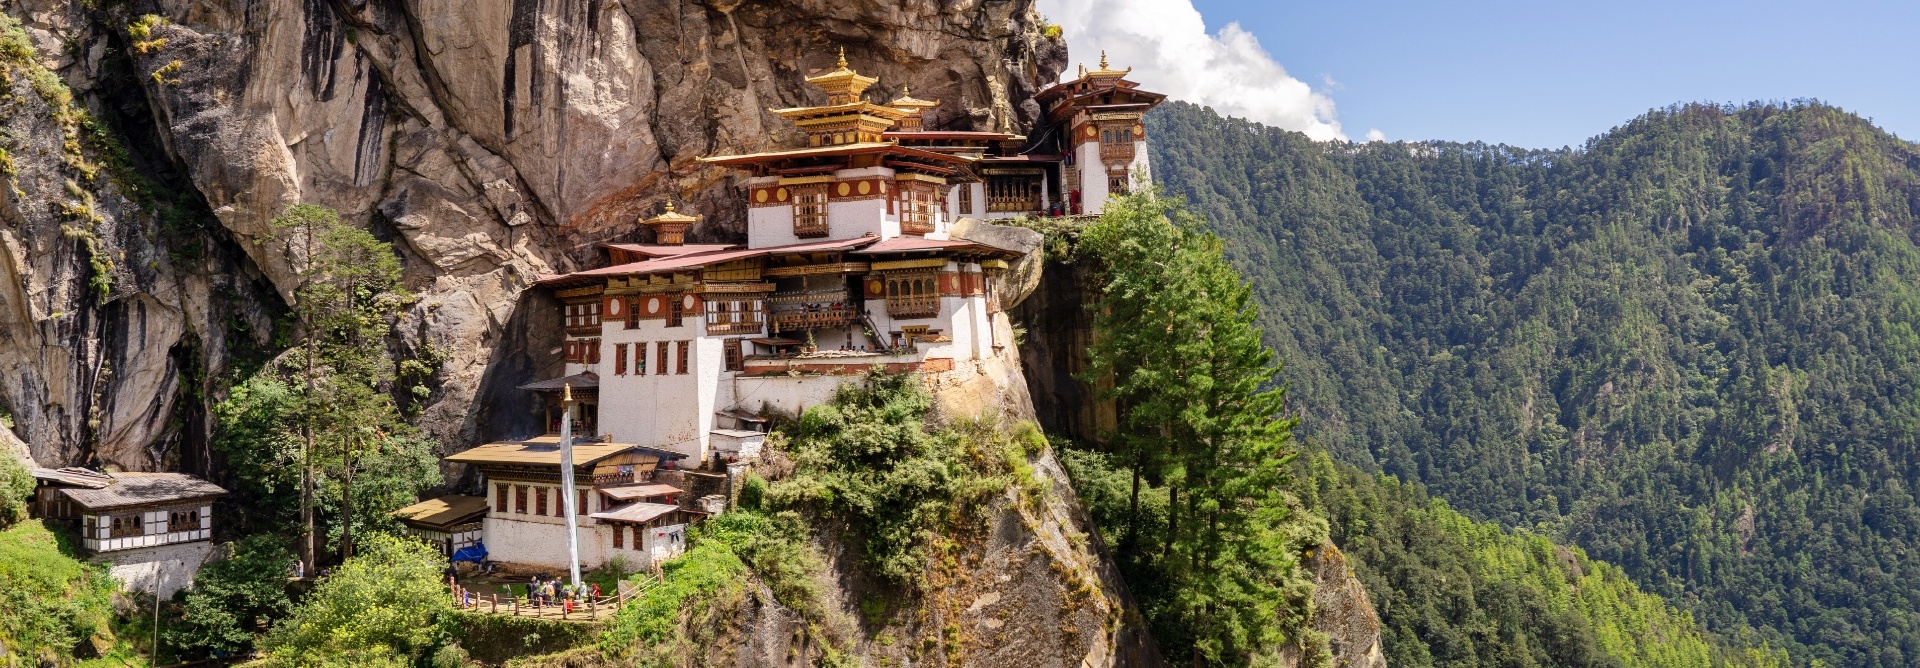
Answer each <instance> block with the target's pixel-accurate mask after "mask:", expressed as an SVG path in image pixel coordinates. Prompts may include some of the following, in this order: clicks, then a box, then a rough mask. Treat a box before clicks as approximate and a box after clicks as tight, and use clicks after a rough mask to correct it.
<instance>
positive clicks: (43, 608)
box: [0, 520, 146, 666]
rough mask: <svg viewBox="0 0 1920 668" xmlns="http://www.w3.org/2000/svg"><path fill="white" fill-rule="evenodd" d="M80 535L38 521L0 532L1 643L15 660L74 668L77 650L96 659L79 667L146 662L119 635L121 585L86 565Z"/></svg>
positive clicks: (94, 567)
mask: <svg viewBox="0 0 1920 668" xmlns="http://www.w3.org/2000/svg"><path fill="white" fill-rule="evenodd" d="M75 548H76V546H75V545H74V538H73V537H72V536H71V535H69V534H65V533H62V532H58V531H54V530H52V529H50V528H49V527H47V526H46V525H45V524H44V523H42V522H41V521H39V520H33V521H28V522H21V523H19V524H16V525H14V526H12V527H10V528H8V529H6V530H4V531H0V610H4V611H6V614H0V643H5V645H6V647H7V652H8V654H9V655H10V656H13V657H20V658H23V659H36V660H38V659H52V660H53V661H54V662H55V663H57V664H59V665H74V664H73V657H74V650H75V648H76V647H80V646H83V645H84V646H85V647H86V653H88V654H94V655H97V656H96V657H95V658H91V659H88V660H87V661H83V662H79V663H78V665H81V666H88V665H102V666H108V665H111V666H125V665H146V661H145V659H144V658H142V657H140V656H137V655H136V654H135V652H134V649H133V646H132V645H131V644H130V643H128V642H126V641H125V640H122V639H120V638H118V637H116V636H115V635H114V633H113V622H114V619H113V593H114V591H115V589H117V588H118V585H117V584H116V583H115V582H114V580H113V579H112V578H111V577H109V576H108V575H107V570H106V568H104V567H101V566H97V565H93V564H89V563H86V562H85V561H82V560H81V559H80V558H79V557H78V556H76V555H77V554H78V550H76V549H75Z"/></svg>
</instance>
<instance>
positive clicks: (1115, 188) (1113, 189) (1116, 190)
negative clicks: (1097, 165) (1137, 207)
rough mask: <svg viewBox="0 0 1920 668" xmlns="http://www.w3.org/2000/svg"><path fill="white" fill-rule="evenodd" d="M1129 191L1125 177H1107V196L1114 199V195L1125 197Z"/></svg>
mask: <svg viewBox="0 0 1920 668" xmlns="http://www.w3.org/2000/svg"><path fill="white" fill-rule="evenodd" d="M1127 190H1128V188H1127V177H1125V176H1108V177H1107V196H1108V197H1112V196H1114V195H1125V194H1127Z"/></svg>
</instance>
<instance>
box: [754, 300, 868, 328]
mask: <svg viewBox="0 0 1920 668" xmlns="http://www.w3.org/2000/svg"><path fill="white" fill-rule="evenodd" d="M767 306H768V308H769V309H771V311H772V314H771V316H772V320H773V329H774V331H776V332H782V331H793V330H800V329H824V328H829V327H846V326H848V325H851V324H853V323H854V321H855V320H857V319H859V317H860V312H859V309H856V308H854V306H853V304H852V303H850V302H848V301H847V291H846V290H815V291H809V292H776V293H773V296H772V297H770V298H768V299H767Z"/></svg>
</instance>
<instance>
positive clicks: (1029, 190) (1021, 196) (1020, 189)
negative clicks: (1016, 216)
mask: <svg viewBox="0 0 1920 668" xmlns="http://www.w3.org/2000/svg"><path fill="white" fill-rule="evenodd" d="M987 210H988V211H1013V212H1022V211H1038V210H1040V177H1039V176H1037V175H1028V174H1019V175H1012V176H992V177H988V178H987Z"/></svg>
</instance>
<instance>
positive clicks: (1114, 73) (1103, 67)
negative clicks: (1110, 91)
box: [1080, 49, 1133, 79]
mask: <svg viewBox="0 0 1920 668" xmlns="http://www.w3.org/2000/svg"><path fill="white" fill-rule="evenodd" d="M1132 71H1133V68H1131V67H1129V68H1127V69H1124V70H1114V69H1108V68H1107V51H1106V49H1101V50H1100V69H1097V70H1094V71H1092V72H1088V71H1087V66H1085V65H1081V66H1080V78H1082V79H1085V78H1088V77H1096V78H1104V77H1124V76H1126V75H1127V74H1128V73H1130V72H1132Z"/></svg>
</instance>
